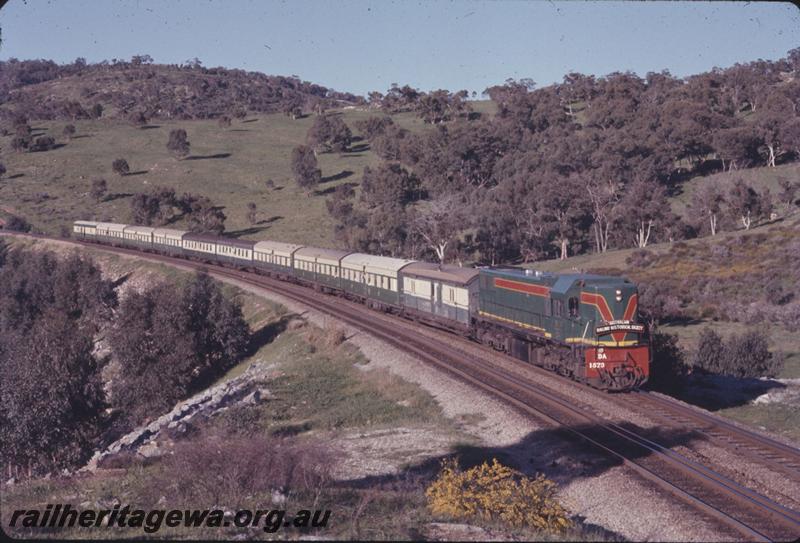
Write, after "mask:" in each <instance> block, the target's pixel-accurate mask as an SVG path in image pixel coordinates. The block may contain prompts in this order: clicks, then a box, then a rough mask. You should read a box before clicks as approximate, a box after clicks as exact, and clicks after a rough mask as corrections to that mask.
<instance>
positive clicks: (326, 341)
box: [308, 321, 347, 349]
mask: <svg viewBox="0 0 800 543" xmlns="http://www.w3.org/2000/svg"><path fill="white" fill-rule="evenodd" d="M308 340H309V342H311V344H312V345H313V346H314V347H316V348H319V349H326V348H327V349H334V348H336V347H338V346H339V345H341V344H342V343H344V342H345V341H347V334H346V333H345V331H344V328H342V327H341V326H339V325H337V324H336V323H335V322H331V321H326V323H325V326H324V327H323V328H313V329H312V330H311V332H310V333H309V336H308Z"/></svg>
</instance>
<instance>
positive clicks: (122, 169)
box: [111, 158, 131, 176]
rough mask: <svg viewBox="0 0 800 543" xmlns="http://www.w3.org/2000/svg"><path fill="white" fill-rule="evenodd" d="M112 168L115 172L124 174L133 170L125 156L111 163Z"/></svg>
mask: <svg viewBox="0 0 800 543" xmlns="http://www.w3.org/2000/svg"><path fill="white" fill-rule="evenodd" d="M111 169H112V170H114V173H116V174H118V175H120V176H122V175H128V174H129V173H130V171H131V168H130V166H128V161H127V160H125V159H124V158H118V159H117V160H115V161H114V162H113V163H112V164H111Z"/></svg>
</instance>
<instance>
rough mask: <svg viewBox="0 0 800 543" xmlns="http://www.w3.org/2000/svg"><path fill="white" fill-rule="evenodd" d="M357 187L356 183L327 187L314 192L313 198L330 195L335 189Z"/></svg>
mask: <svg viewBox="0 0 800 543" xmlns="http://www.w3.org/2000/svg"><path fill="white" fill-rule="evenodd" d="M357 186H358V183H342V184H340V185H336V186H335V187H328V188H326V189H322V190H315V191H314V196H325V195H328V194H332V193H333V192H334V191H335V190H336V188H337V187H357Z"/></svg>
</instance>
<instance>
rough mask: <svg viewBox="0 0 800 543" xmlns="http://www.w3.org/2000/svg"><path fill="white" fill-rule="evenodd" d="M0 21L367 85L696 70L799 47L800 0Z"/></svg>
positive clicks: (95, 41) (60, 53) (17, 16)
mask: <svg viewBox="0 0 800 543" xmlns="http://www.w3.org/2000/svg"><path fill="white" fill-rule="evenodd" d="M0 26H1V27H2V32H3V34H2V36H3V44H2V48H1V49H0V59H8V58H12V57H16V58H19V59H31V58H47V59H53V60H55V61H57V62H71V61H72V60H74V59H75V58H76V57H85V58H86V59H87V60H88V61H90V62H95V61H99V60H103V59H111V58H124V59H129V58H130V57H131V56H132V55H135V54H145V53H146V54H149V55H151V56H152V57H153V58H154V59H155V60H156V61H157V62H164V63H182V62H184V61H185V60H187V59H191V58H194V57H198V58H199V59H200V60H201V61H202V62H203V64H204V65H205V66H225V67H230V68H243V69H246V70H255V71H261V72H265V73H269V74H281V75H292V74H296V75H298V76H300V77H301V78H302V79H304V80H308V81H313V82H315V83H320V84H322V85H325V86H328V87H332V88H335V89H337V90H341V91H350V92H355V93H357V94H366V93H367V92H369V91H371V90H380V91H385V90H386V89H387V88H388V87H389V86H390V85H391V84H392V83H400V84H405V83H408V84H410V85H412V86H414V87H417V88H420V89H422V90H431V89H436V88H446V89H450V90H458V89H467V90H469V91H477V92H478V93H480V92H481V91H483V90H484V89H485V88H486V87H488V86H491V85H494V84H498V83H502V82H503V81H505V80H506V79H507V78H509V77H513V78H516V79H520V78H524V77H529V78H531V79H533V80H534V81H536V82H537V84H538V85H539V86H543V85H547V84H549V83H553V82H555V81H560V80H561V78H562V77H563V75H564V74H565V73H567V72H569V71H573V70H575V71H580V72H583V73H592V74H596V75H603V74H607V73H610V72H612V71H617V70H619V71H624V70H632V71H635V72H637V73H639V74H640V75H644V74H646V73H647V72H648V71H660V70H662V69H668V70H669V71H670V72H672V73H673V74H674V75H678V76H684V75H689V74H692V73H697V72H701V71H705V70H708V69H710V68H712V67H713V66H721V67H725V66H730V65H732V64H734V63H736V62H743V61H749V60H755V59H758V58H764V59H772V60H774V59H778V58H781V57H783V56H785V54H786V52H787V51H788V50H789V49H792V48H794V47H800V10H798V8H797V7H795V6H794V5H792V4H789V3H768V2H763V3H762V2H730V3H729V2H712V3H705V2H578V1H572V2H558V1H545V0H542V1H519V0H518V1H514V2H501V1H496V2H472V1H466V0H462V1H448V2H445V1H433V0H431V1H416V2H410V1H396V2H389V1H380V2H362V1H336V2H333V1H322V0H316V1H299V0H298V1H285V2H278V1H269V0H255V1H245V0H226V1H215V0H189V1H170V2H166V1H163V0H157V1H150V0H127V1H117V2H114V1H110V0H109V1H105V0H10V1H9V2H8V4H6V6H5V7H4V8H3V9H2V10H0Z"/></svg>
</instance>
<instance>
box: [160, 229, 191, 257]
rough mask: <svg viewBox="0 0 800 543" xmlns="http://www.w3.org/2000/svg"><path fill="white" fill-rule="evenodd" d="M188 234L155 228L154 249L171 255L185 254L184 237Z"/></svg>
mask: <svg viewBox="0 0 800 543" xmlns="http://www.w3.org/2000/svg"><path fill="white" fill-rule="evenodd" d="M188 233H189V232H187V231H185V230H174V229H172V228H154V229H153V248H154V249H156V250H158V251H162V252H165V253H169V254H175V255H179V254H183V236H185V235H186V234H188Z"/></svg>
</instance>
